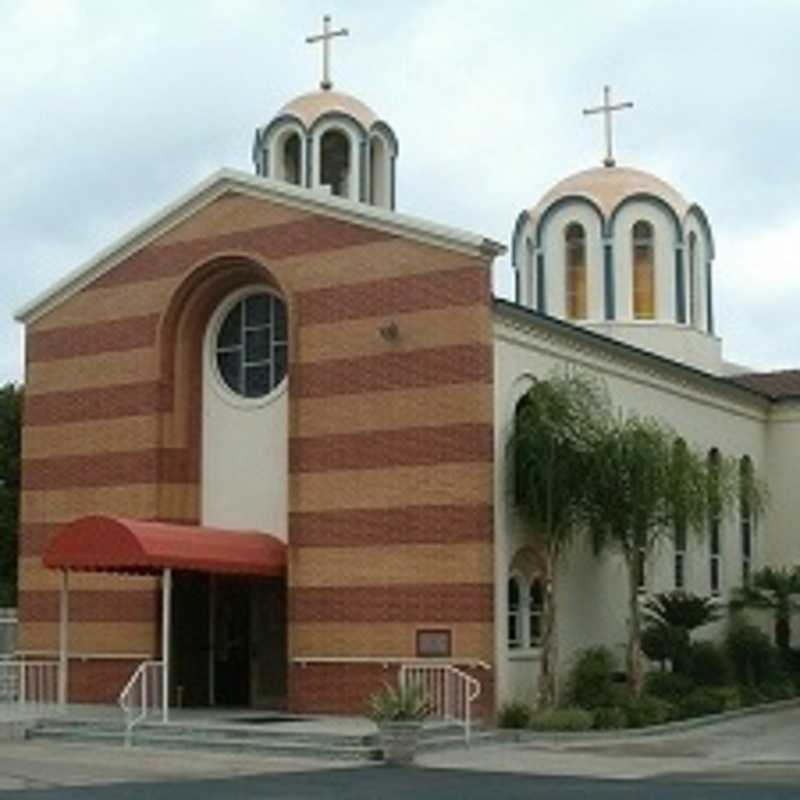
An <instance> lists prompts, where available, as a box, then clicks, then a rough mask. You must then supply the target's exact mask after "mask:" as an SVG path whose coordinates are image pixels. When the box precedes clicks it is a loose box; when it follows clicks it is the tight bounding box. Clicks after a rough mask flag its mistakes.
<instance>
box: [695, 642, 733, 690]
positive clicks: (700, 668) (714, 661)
mask: <svg viewBox="0 0 800 800" xmlns="http://www.w3.org/2000/svg"><path fill="white" fill-rule="evenodd" d="M688 671H689V677H690V678H691V679H692V680H693V681H694V682H695V683H696V684H697V685H698V686H729V685H730V684H731V683H733V674H732V671H731V664H730V661H729V660H728V657H727V654H726V653H725V652H724V651H723V650H722V648H721V647H719V646H718V645H716V644H714V642H695V643H693V644H692V646H691V648H690V651H689V670H688Z"/></svg>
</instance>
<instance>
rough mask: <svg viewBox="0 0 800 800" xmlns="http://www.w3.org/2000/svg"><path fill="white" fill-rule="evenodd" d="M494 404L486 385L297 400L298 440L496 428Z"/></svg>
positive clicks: (293, 402)
mask: <svg viewBox="0 0 800 800" xmlns="http://www.w3.org/2000/svg"><path fill="white" fill-rule="evenodd" d="M491 403H492V398H491V393H490V392H489V390H488V388H487V386H486V384H485V383H467V384H460V385H455V386H453V385H450V386H434V387H430V388H424V389H402V390H397V391H387V392H365V393H364V394H358V395H339V396H338V397H319V398H318V397H307V398H303V399H299V400H295V399H294V398H292V414H293V416H294V418H295V419H296V421H297V424H296V426H295V431H296V434H297V436H298V437H305V436H309V437H313V436H326V435H328V434H343V433H356V432H358V431H374V430H393V429H397V428H413V427H415V426H417V425H419V424H420V422H421V421H424V422H425V424H426V425H431V426H436V425H453V424H456V425H460V424H464V423H469V422H490V421H491V419H492V408H491Z"/></svg>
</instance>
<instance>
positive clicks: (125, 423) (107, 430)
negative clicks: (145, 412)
mask: <svg viewBox="0 0 800 800" xmlns="http://www.w3.org/2000/svg"><path fill="white" fill-rule="evenodd" d="M157 436H158V418H157V417H155V416H140V417H120V418H118V419H93V420H89V421H87V422H67V423H61V424H57V425H34V426H30V427H27V428H25V430H24V431H23V436H22V452H23V457H24V459H25V460H26V463H27V460H28V459H39V458H58V457H61V456H81V455H96V454H102V453H106V452H108V450H109V443H113V446H114V449H116V450H135V449H147V448H155V447H156V444H157Z"/></svg>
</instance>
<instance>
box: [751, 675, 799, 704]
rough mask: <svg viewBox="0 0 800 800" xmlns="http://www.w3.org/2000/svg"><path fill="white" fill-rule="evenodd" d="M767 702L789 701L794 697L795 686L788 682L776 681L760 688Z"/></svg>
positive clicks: (763, 684)
mask: <svg viewBox="0 0 800 800" xmlns="http://www.w3.org/2000/svg"><path fill="white" fill-rule="evenodd" d="M758 688H759V689H760V691H761V693H762V694H763V695H764V697H765V698H766V699H767V700H788V699H789V698H791V697H794V684H793V683H792V682H791V681H790V680H788V679H786V678H785V679H784V680H774V681H769V682H767V683H762V684H761V686H759V687H758Z"/></svg>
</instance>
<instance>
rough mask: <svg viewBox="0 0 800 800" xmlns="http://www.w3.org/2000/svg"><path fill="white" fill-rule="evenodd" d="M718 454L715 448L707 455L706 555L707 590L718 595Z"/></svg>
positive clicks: (720, 504) (719, 578)
mask: <svg viewBox="0 0 800 800" xmlns="http://www.w3.org/2000/svg"><path fill="white" fill-rule="evenodd" d="M720 468H721V462H720V454H719V450H718V449H717V448H716V447H713V448H711V450H710V451H709V453H708V493H709V497H708V555H709V588H710V589H711V594H714V595H718V594H719V593H720V585H721V583H722V548H721V542H720V533H721V530H720V529H721V527H722V499H721V497H720Z"/></svg>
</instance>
